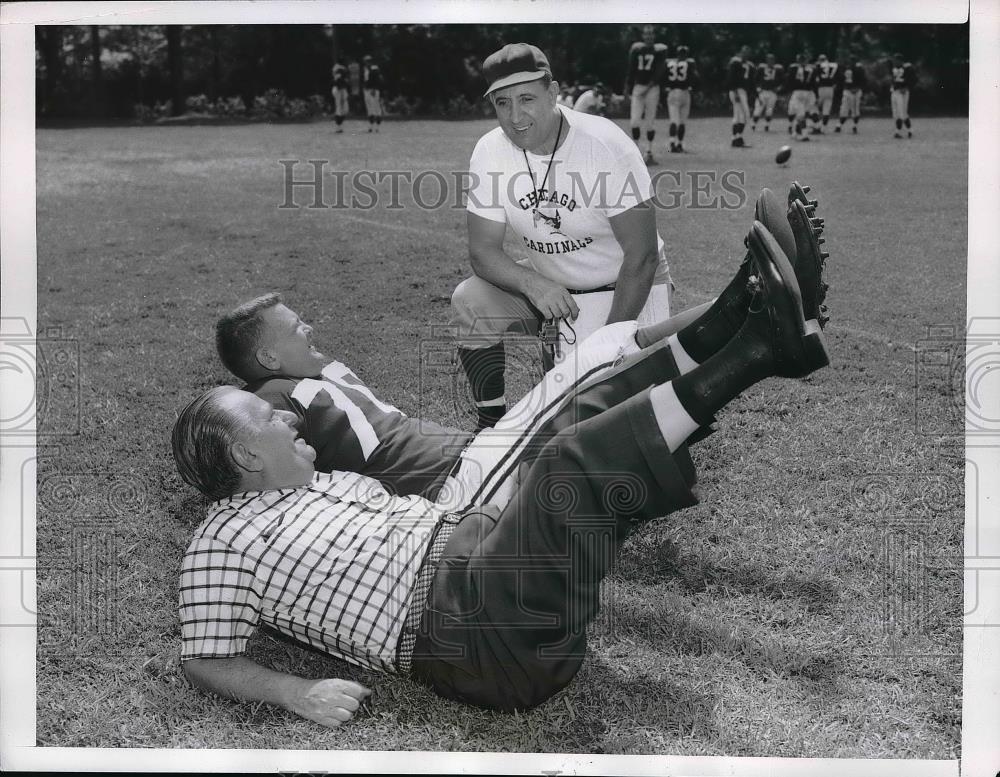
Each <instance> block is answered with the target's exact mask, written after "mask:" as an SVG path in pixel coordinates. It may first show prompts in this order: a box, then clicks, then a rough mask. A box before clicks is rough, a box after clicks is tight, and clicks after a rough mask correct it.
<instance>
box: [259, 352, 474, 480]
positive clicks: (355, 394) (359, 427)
mask: <svg viewBox="0 0 1000 777" xmlns="http://www.w3.org/2000/svg"><path fill="white" fill-rule="evenodd" d="M246 388H247V391H251V392H253V393H254V394H256V395H257V396H258V397H260V398H261V399H264V400H267V401H268V402H270V403H271V404H272V405H273V406H274V407H276V408H278V409H279V410H290V411H291V412H293V413H295V414H296V415H297V416H298V417H299V433H300V434H301V435H302V438H303V439H304V440H305V441H306V442H307V443H309V444H310V445H311V446H312V447H313V448H315V449H316V462H315V466H316V469H317V470H318V471H320V472H332V471H335V470H340V471H344V472H358V473H360V474H362V475H367V476H368V477H372V478H375V479H377V480H379V481H381V482H382V484H383V485H385V486H386V487H387V488H389V489H390V490H391V491H392V492H393V493H396V494H419V495H420V496H425V497H427V498H428V499H435V498H436V497H437V494H438V491H439V489H440V488H441V484H442V483H443V482H444V479H445V478H446V477H447V476H448V473H449V472H450V471H451V470H452V468H453V467H454V466H455V463H456V461H457V460H458V457H459V455H460V454H461V452H462V450H463V449H464V448H465V446H466V445H468V443H469V441H470V440H471V439H472V435H471V433H469V432H463V431H461V430H458V429H451V428H449V427H446V426H441V425H440V424H436V423H434V422H432V421H426V420H423V419H418V418H410V417H409V416H407V415H406V414H405V413H402V412H401V411H400V410H399V409H397V408H396V407H394V406H392V405H390V404H388V403H387V402H383V401H382V400H381V399H379V398H378V397H377V396H376V395H375V394H374V392H372V390H371V389H370V388H369V387H368V386H366V385H365V384H364V383H363V382H362V381H361V379H360V378H358V376H357V375H355V374H354V372H352V371H351V370H350V369H349V368H348V367H347V366H346V365H344V364H343V363H342V362H339V361H333V362H330V363H329V364H328V365H326V366H325V367H324V368H323V371H322V373H321V374H319V375H317V376H316V377H314V378H287V377H283V376H277V377H269V378H265V379H263V380H260V381H257V382H255V383H251V384H250V385H248V386H247V387H246Z"/></svg>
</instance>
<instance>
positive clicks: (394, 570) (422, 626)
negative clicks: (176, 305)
mask: <svg viewBox="0 0 1000 777" xmlns="http://www.w3.org/2000/svg"><path fill="white" fill-rule="evenodd" d="M788 237H789V236H787V235H786V236H784V239H783V240H782V245H785V246H786V247H788V246H789V245H791V247H790V248H789V252H790V253H794V251H795V245H794V243H791V244H789V241H788ZM748 248H749V253H748V256H747V259H746V260H745V261H744V263H743V265H741V267H740V270H739V271H738V273H737V275H736V277H735V278H734V279H733V281H732V282H731V283H730V285H729V286H728V287H727V288H726V290H724V291H723V293H722V294H721V295H720V297H719V298H718V300H717V301H716V303H714V304H713V309H714V311H715V314H716V317H715V319H712V320H702V321H701V323H700V324H698V325H697V326H698V330H699V332H698V333H695V334H693V335H692V336H691V337H690V338H689V339H688V341H687V342H688V343H689V345H690V346H691V350H692V351H694V352H695V353H698V354H702V356H701V357H699V358H700V359H701V361H699V360H698V359H697V358H694V357H692V354H691V353H690V352H686V351H685V349H672V348H671V346H670V345H668V344H667V342H665V341H664V342H661V343H659V344H657V345H654V346H651V347H649V348H646V349H644V350H643V351H641V352H640V353H638V354H635V355H633V356H631V357H628V358H626V359H625V360H624V362H623V363H622V364H621V365H620V366H618V367H617V368H616V369H615V370H613V371H612V372H611V373H610V374H608V375H605V376H601V377H599V378H598V379H596V380H595V381H594V382H593V383H591V384H588V385H587V386H585V387H583V388H582V389H581V390H580V391H579V392H577V393H576V394H574V395H572V396H569V397H567V398H566V399H565V401H566V403H567V404H568V405H572V413H565V414H560V415H559V416H558V418H559V419H561V420H560V421H558V422H556V423H553V424H550V425H549V426H547V427H546V428H545V429H544V431H543V432H541V433H539V434H538V435H536V440H535V442H536V445H535V446H533V447H532V449H531V452H528V453H526V454H525V455H524V458H523V463H522V465H521V470H520V478H519V483H518V485H517V487H516V488H515V491H514V494H513V496H512V499H511V500H510V502H509V503H508V504H507V505H506V507H504V508H503V509H502V510H499V509H496V508H495V507H492V506H490V505H484V506H482V507H473V508H470V509H468V510H466V511H464V512H463V513H461V514H457V515H456V514H446V513H443V511H442V510H441V508H439V507H438V506H436V505H434V504H433V503H430V502H428V501H427V500H425V499H423V498H421V497H417V496H408V497H399V496H391V495H389V494H388V493H387V492H386V491H385V490H384V489H383V488H382V486H381V485H380V484H379V483H378V482H377V481H374V480H371V479H368V478H365V477H364V476H361V475H357V474H351V473H343V472H331V473H328V474H316V473H315V471H314V466H313V461H314V459H315V456H316V452H315V450H314V449H313V448H312V447H311V446H309V445H308V444H306V443H305V442H304V441H303V440H301V439H299V438H298V436H297V430H296V428H295V426H296V418H295V416H294V414H292V413H289V412H286V411H281V410H276V409H274V408H273V407H272V406H271V405H270V403H268V402H266V401H265V400H263V399H261V398H260V397H257V396H255V395H253V394H250V393H248V392H245V391H241V390H239V389H236V388H232V387H219V388H216V389H212V390H211V391H209V392H207V393H206V394H205V395H203V396H202V397H200V398H198V399H196V400H195V401H194V402H192V403H191V404H189V405H188V406H187V407H186V408H185V409H184V410H183V411H182V412H181V413H180V414H179V417H178V419H177V422H176V424H175V426H174V431H173V449H174V457H175V460H176V461H177V465H178V469H179V471H180V474H181V476H182V477H183V478H184V480H185V481H187V482H188V483H190V484H192V485H194V486H196V487H197V488H198V489H199V490H200V491H201V492H202V493H203V494H205V495H207V496H209V497H211V498H213V499H215V500H216V501H215V503H214V504H213V505H212V506H211V508H210V510H209V515H208V517H207V518H206V519H205V521H204V522H202V524H201V525H200V526H199V527H198V529H197V530H196V531H195V535H194V538H193V539H192V541H191V543H190V545H189V547H188V550H187V553H186V554H185V557H184V562H183V570H182V574H181V582H180V619H181V624H182V639H183V650H182V656H181V658H182V661H183V662H184V669H185V673H186V674H187V676H188V677H189V678H190V679H191V681H192V682H193V683H194V684H196V685H197V686H199V687H201V688H203V689H206V690H209V691H214V692H217V693H221V694H223V695H227V696H230V697H233V698H237V699H241V700H256V701H264V702H268V703H272V704H277V705H280V706H283V707H285V708H287V709H289V710H291V711H293V712H296V713H297V714H299V715H302V716H304V717H307V718H310V719H312V720H315V721H318V722H320V723H323V724H325V725H328V726H336V725H339V724H340V723H342V722H345V721H347V720H349V719H350V718H351V717H352V716H353V715H354V713H355V712H356V711H357V709H358V707H359V705H360V703H361V701H362V700H363V699H364V698H365V696H366V695H367V694H368V690H367V689H366V688H364V687H363V686H361V685H359V684H358V683H355V682H351V681H346V680H340V679H323V680H307V679H303V678H299V677H294V676H291V675H287V674H283V673H280V672H275V671H272V670H270V669H267V668H264V667H262V666H260V665H258V664H256V663H255V662H253V661H251V660H250V659H248V658H247V657H246V656H245V652H246V649H247V642H248V640H249V639H250V637H251V636H252V634H253V633H254V631H255V630H256V629H257V628H258V627H259V626H261V625H266V626H269V627H271V628H273V629H276V630H278V631H279V632H282V633H283V634H285V635H288V636H290V637H293V638H294V639H297V640H298V641H300V642H303V643H305V644H308V645H311V646H313V647H316V648H318V649H320V650H323V651H324V652H326V653H328V654H330V655H333V656H335V657H339V658H342V659H344V660H346V661H349V662H351V663H354V664H357V665H360V666H363V667H367V668H373V669H379V670H384V671H387V672H398V673H409V674H411V675H412V676H413V677H414V678H415V679H417V680H419V681H421V682H423V683H425V684H427V685H428V686H429V687H431V688H432V689H433V690H434V691H436V692H437V693H439V694H440V695H442V696H444V697H446V698H450V699H455V700H458V701H463V702H466V703H469V704H475V705H480V706H484V707H488V708H494V709H500V710H518V709H528V708H531V707H533V706H536V705H538V704H540V703H542V702H544V701H545V700H546V699H548V698H549V697H551V696H552V695H553V694H554V693H556V692H557V691H558V690H560V689H561V688H563V687H564V686H565V685H567V684H568V683H569V682H570V681H571V680H572V678H573V676H574V675H575V674H576V672H577V670H578V669H579V667H580V665H581V663H582V661H583V658H584V656H585V652H586V627H587V624H588V623H589V622H590V621H591V620H592V619H593V617H594V616H595V615H596V613H597V607H598V601H599V590H600V581H601V579H602V577H603V576H604V575H605V574H606V573H607V572H608V570H609V568H610V565H611V563H612V559H613V558H614V551H615V550H616V549H617V548H618V547H619V546H620V544H621V542H622V541H623V540H624V539H625V537H626V536H627V534H628V533H629V531H630V530H631V529H632V527H633V526H634V525H635V524H636V523H637V522H642V521H646V520H649V519H652V518H654V517H657V516H664V515H667V514H669V513H671V512H674V511H675V510H678V509H681V508H684V507H687V506H690V505H692V504H694V503H695V502H696V499H695V497H694V495H693V494H692V493H691V490H690V487H691V485H692V484H693V482H694V469H693V465H692V464H691V461H690V458H689V457H688V455H687V451H686V442H687V441H688V438H689V437H692V435H695V434H696V433H697V432H699V430H700V429H703V428H704V427H707V426H708V425H709V424H710V423H712V421H713V420H714V414H715V413H716V412H718V411H719V410H720V409H721V408H723V407H724V406H725V405H726V404H728V402H729V401H731V400H732V399H733V398H735V397H736V396H738V395H739V394H740V393H741V392H742V391H744V390H745V389H747V388H748V387H750V386H752V385H754V384H755V383H757V382H758V381H760V380H763V379H765V378H767V377H770V376H784V377H801V376H803V375H806V374H809V373H811V372H812V371H814V370H816V369H819V368H821V367H823V366H825V365H826V364H828V357H827V354H826V349H825V345H824V342H823V336H822V333H821V332H820V330H819V328H818V325H817V322H816V321H815V320H814V318H813V316H814V314H815V313H816V311H813V310H807V311H805V312H804V310H803V304H802V296H801V292H800V290H799V285H798V283H797V280H796V275H795V270H794V269H793V268H792V266H791V264H790V263H789V261H788V259H787V258H786V256H785V253H783V251H782V248H781V247H780V246H779V243H778V242H777V241H776V240H775V238H774V237H773V236H772V235H771V233H770V232H768V230H767V229H766V228H765V227H764V226H763V225H762V224H761V223H759V222H757V223H755V224H754V226H753V228H752V230H751V232H750V234H749V236H748ZM796 261H798V262H801V261H802V258H801V257H797V259H796ZM806 315H809V317H810V320H808V321H807V320H806ZM692 326H694V325H692ZM724 334H726V335H728V336H726V337H723V335H724ZM675 350H676V352H675ZM706 353H708V354H710V355H707V356H705V355H704V354H706ZM623 387H624V388H623ZM628 393H631V396H628V397H627V398H626V397H625V395H626V394H628Z"/></svg>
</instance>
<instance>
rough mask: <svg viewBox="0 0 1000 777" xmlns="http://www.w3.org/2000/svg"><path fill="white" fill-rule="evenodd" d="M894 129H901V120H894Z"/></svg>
mask: <svg viewBox="0 0 1000 777" xmlns="http://www.w3.org/2000/svg"><path fill="white" fill-rule="evenodd" d="M896 129H898V130H901V129H903V120H902V119H896Z"/></svg>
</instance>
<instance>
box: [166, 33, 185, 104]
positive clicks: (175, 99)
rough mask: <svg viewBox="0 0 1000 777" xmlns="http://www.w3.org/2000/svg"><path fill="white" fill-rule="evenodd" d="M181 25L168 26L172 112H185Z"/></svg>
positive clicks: (168, 64)
mask: <svg viewBox="0 0 1000 777" xmlns="http://www.w3.org/2000/svg"><path fill="white" fill-rule="evenodd" d="M181 29H182V28H181V27H180V26H179V25H176V24H171V25H168V26H167V70H168V71H169V73H170V100H171V103H172V106H171V114H172V115H174V116H180V115H181V114H182V113H184V62H183V59H182V52H181Z"/></svg>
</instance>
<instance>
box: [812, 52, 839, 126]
mask: <svg viewBox="0 0 1000 777" xmlns="http://www.w3.org/2000/svg"><path fill="white" fill-rule="evenodd" d="M839 69H840V65H839V63H837V62H832V61H830V60H829V59H827V56H826V54H820V55H819V58H818V59H817V60H816V95H817V98H818V100H817V102H818V108H819V110H818V111H817V114H818V115H821V116H822V117H823V125H822V127H821V128H819V132H820V134H822V132H823V128H825V127H826V125H827V124H829V123H830V111H831V110H832V109H833V93H834V90H835V89H836V86H837V80H838V78H837V71H838V70H839Z"/></svg>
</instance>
